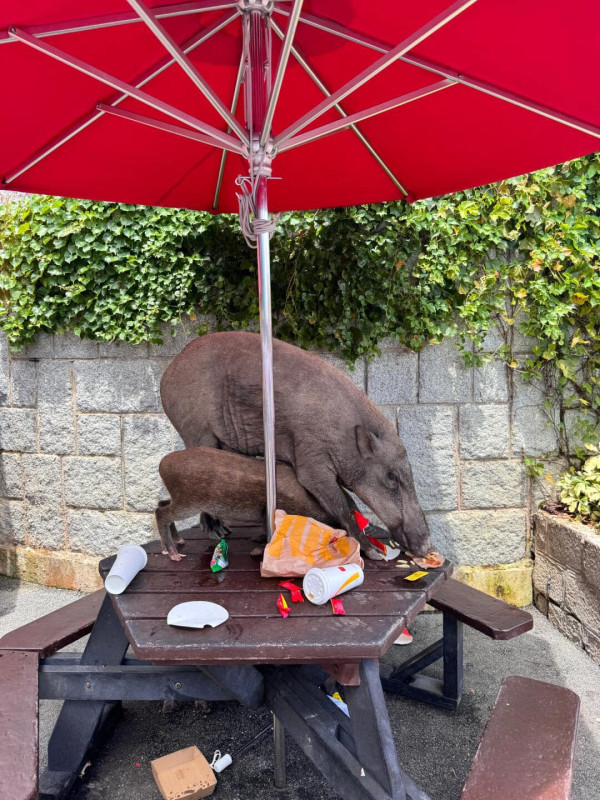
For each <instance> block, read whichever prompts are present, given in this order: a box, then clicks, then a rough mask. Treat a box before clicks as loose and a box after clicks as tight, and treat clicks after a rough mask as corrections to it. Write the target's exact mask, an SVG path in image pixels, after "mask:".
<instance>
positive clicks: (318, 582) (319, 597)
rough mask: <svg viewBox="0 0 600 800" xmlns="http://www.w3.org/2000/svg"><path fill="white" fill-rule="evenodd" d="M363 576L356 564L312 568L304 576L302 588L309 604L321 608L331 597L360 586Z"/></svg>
mask: <svg viewBox="0 0 600 800" xmlns="http://www.w3.org/2000/svg"><path fill="white" fill-rule="evenodd" d="M364 579H365V574H364V572H363V571H362V569H361V568H360V567H359V565H358V564H344V565H343V566H341V567H326V568H325V569H319V568H318V567H313V569H309V571H308V572H307V573H306V575H305V576H304V580H303V581H302V588H303V589H304V594H305V595H306V596H307V597H308V599H309V600H310V602H311V603H314V604H315V605H316V606H322V605H323V604H324V603H326V602H327V601H328V600H331V598H332V597H337V595H339V594H343V593H344V592H347V591H349V590H350V589H354V588H355V587H356V586H360V585H361V583H362V582H363V581H364Z"/></svg>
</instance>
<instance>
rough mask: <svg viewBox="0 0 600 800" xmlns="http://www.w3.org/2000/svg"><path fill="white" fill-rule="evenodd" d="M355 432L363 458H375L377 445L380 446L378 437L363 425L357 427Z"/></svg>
mask: <svg viewBox="0 0 600 800" xmlns="http://www.w3.org/2000/svg"><path fill="white" fill-rule="evenodd" d="M354 431H355V433H356V445H357V447H358V452H359V453H360V454H361V456H362V457H363V458H373V456H374V455H375V453H376V451H377V445H378V444H379V439H378V438H377V436H375V434H374V433H372V432H371V431H368V430H367V429H366V428H364V427H363V426H362V425H357V426H356V428H355V429H354Z"/></svg>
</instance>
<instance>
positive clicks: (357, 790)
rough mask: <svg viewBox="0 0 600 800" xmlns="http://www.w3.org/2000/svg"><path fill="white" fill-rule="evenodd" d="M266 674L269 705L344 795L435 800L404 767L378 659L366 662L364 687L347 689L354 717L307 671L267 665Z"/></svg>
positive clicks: (364, 799)
mask: <svg viewBox="0 0 600 800" xmlns="http://www.w3.org/2000/svg"><path fill="white" fill-rule="evenodd" d="M263 674H264V676H265V690H266V699H267V705H268V706H269V707H270V708H271V710H272V711H273V713H274V714H275V715H276V716H277V718H278V720H279V722H280V723H281V724H282V725H284V726H285V730H286V731H287V733H289V735H290V736H291V737H292V738H293V739H294V741H295V742H296V744H298V746H299V747H300V748H301V749H302V750H303V751H304V753H305V754H306V755H307V756H308V757H309V758H310V760H311V761H312V762H313V764H314V765H315V766H316V767H317V769H319V770H320V772H321V773H322V774H323V775H324V777H325V778H326V780H327V781H328V782H329V783H330V784H331V786H332V787H333V788H334V789H335V791H336V792H338V794H340V795H341V796H342V797H344V798H348V800H429V798H428V797H427V795H426V794H425V793H424V792H422V791H421V790H420V789H419V788H418V787H417V786H416V785H415V784H414V782H413V781H412V780H411V779H410V778H409V777H408V776H407V775H405V774H404V773H403V772H402V770H401V769H400V767H399V766H398V761H397V758H396V749H395V746H394V740H393V738H392V732H391V727H390V721H389V717H388V713H387V708H386V706H385V699H384V695H383V691H382V688H381V682H380V680H379V664H378V662H377V661H375V660H373V659H367V660H364V661H362V662H361V665H360V679H361V682H360V686H351V687H345V688H344V693H345V696H346V700H347V702H348V708H349V712H350V718H348V717H347V716H346V715H345V714H344V713H343V712H342V711H341V710H340V709H339V708H338V707H337V706H336V705H335V704H334V703H332V702H331V700H330V699H329V698H328V697H327V695H326V694H324V693H323V692H322V691H321V690H320V689H319V687H318V686H316V685H315V684H314V682H312V681H311V680H310V679H309V678H307V676H306V673H305V672H304V671H303V668H302V667H266V668H263Z"/></svg>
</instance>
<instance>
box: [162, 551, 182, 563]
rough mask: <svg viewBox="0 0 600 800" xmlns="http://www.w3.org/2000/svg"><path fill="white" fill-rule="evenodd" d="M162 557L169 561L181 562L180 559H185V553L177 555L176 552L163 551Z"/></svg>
mask: <svg viewBox="0 0 600 800" xmlns="http://www.w3.org/2000/svg"><path fill="white" fill-rule="evenodd" d="M162 554H163V556H169V558H170V559H171V561H181V559H182V558H185V553H178V552H177V550H173V551H170V550H163V551H162Z"/></svg>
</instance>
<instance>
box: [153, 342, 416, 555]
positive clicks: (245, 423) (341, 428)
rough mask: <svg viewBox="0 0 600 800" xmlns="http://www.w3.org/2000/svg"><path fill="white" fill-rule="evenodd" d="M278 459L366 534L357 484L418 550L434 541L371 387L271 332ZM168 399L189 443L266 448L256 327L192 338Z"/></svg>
mask: <svg viewBox="0 0 600 800" xmlns="http://www.w3.org/2000/svg"><path fill="white" fill-rule="evenodd" d="M273 363H274V389H275V424H276V431H275V441H276V456H277V459H278V460H279V461H282V462H285V463H286V464H289V465H291V466H292V467H293V469H294V471H295V473H296V476H297V478H298V481H299V483H300V484H301V485H302V486H303V487H304V488H305V489H306V490H307V491H308V492H309V493H310V494H311V495H312V496H313V497H314V498H315V500H316V501H317V502H318V504H319V505H320V507H321V508H322V509H323V510H324V511H325V512H327V514H328V515H329V516H330V518H331V519H333V520H335V521H336V527H340V528H344V529H345V530H347V531H348V532H349V533H350V534H351V535H353V536H355V537H356V538H358V539H359V540H360V541H361V544H362V545H363V549H365V550H366V551H367V553H368V554H369V553H370V554H373V555H377V554H376V553H373V548H372V546H371V544H370V542H369V541H368V539H366V537H364V536H362V534H361V533H360V531H359V529H358V525H357V524H356V520H355V518H354V514H353V510H352V505H351V504H350V503H349V501H348V497H347V495H346V494H345V492H343V490H342V489H341V488H340V487H341V486H344V487H346V488H347V489H349V490H350V491H353V492H355V493H356V494H357V495H358V497H360V499H361V500H363V502H365V503H366V504H367V506H369V508H371V509H372V510H373V511H374V512H375V513H376V514H377V515H378V516H379V518H380V519H381V520H382V521H383V522H384V524H385V525H387V527H388V528H389V530H390V532H391V534H392V536H393V537H394V538H395V539H396V540H398V541H400V542H401V543H402V544H404V545H405V546H406V547H407V549H410V550H411V552H413V553H415V554H419V553H424V552H427V550H428V548H429V547H430V542H429V533H428V529H427V523H426V520H425V516H424V514H423V512H422V510H421V507H420V506H419V503H418V500H417V495H416V492H415V487H414V481H413V477H412V471H411V468H410V464H409V462H408V458H407V455H406V450H405V448H404V446H403V444H402V442H401V441H400V438H399V437H398V434H397V433H396V431H395V430H394V428H393V427H392V425H391V424H390V423H389V422H388V421H387V419H386V418H385V417H384V416H383V414H382V413H381V412H380V411H379V409H378V408H377V407H376V406H375V405H374V404H373V403H372V402H371V400H370V399H369V398H368V397H367V396H366V394H365V393H364V392H363V391H361V390H360V389H359V388H358V387H357V386H355V385H354V383H353V382H352V381H351V380H350V379H349V378H348V377H346V376H345V375H344V374H343V373H342V372H340V370H338V369H336V368H335V367H333V366H332V365H331V364H329V363H328V362H327V361H325V360H324V359H322V358H319V357H318V356H317V355H315V354H313V353H307V352H305V351H304V350H301V349H300V348H298V347H294V346H292V345H289V344H285V343H284V342H280V341H278V340H274V341H273ZM161 397H162V403H163V408H164V410H165V412H166V414H167V416H168V417H169V419H170V420H171V422H172V423H173V425H174V426H175V428H176V429H177V431H178V432H179V434H180V435H181V437H182V439H183V441H184V443H185V445H186V447H188V448H190V447H213V448H218V449H223V450H229V451H231V452H235V453H241V454H244V455H253V456H256V455H263V454H264V445H263V424H262V388H261V346H260V337H259V336H258V335H257V334H254V333H245V332H228V333H213V334H208V335H206V336H203V337H201V338H198V339H195V340H194V341H193V342H191V343H190V344H188V345H187V347H185V348H184V349H183V351H182V352H181V353H180V354H179V355H178V356H177V357H176V358H175V359H174V361H173V362H172V363H171V364H170V366H169V367H168V369H167V370H166V372H165V374H164V376H163V379H162V381H161Z"/></svg>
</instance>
